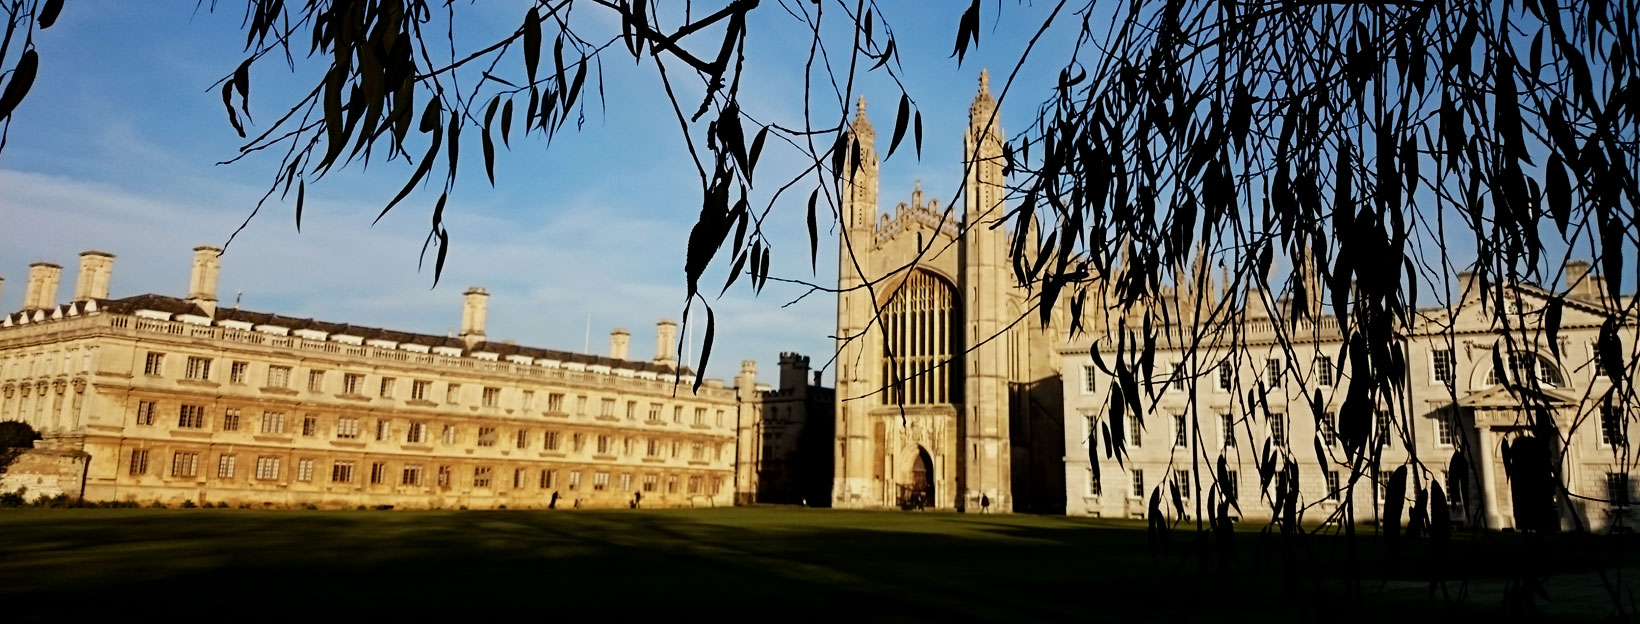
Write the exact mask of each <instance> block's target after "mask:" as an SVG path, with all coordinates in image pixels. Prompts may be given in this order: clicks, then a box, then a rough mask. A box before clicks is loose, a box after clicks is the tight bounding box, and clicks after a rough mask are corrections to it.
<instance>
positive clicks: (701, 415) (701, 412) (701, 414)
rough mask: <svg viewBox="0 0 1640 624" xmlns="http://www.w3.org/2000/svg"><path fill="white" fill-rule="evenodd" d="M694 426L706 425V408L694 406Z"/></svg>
mask: <svg viewBox="0 0 1640 624" xmlns="http://www.w3.org/2000/svg"><path fill="white" fill-rule="evenodd" d="M695 426H696V427H705V426H706V408H704V407H697V408H695Z"/></svg>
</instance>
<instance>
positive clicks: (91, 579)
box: [0, 508, 1640, 624]
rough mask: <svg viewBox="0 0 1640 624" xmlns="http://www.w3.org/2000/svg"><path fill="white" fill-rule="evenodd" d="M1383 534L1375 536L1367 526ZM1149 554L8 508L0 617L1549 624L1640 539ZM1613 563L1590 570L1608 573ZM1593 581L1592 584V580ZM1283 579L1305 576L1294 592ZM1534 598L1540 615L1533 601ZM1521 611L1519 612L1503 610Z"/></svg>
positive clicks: (1014, 531) (859, 519) (679, 520)
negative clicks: (1433, 567)
mask: <svg viewBox="0 0 1640 624" xmlns="http://www.w3.org/2000/svg"><path fill="white" fill-rule="evenodd" d="M1369 530H1370V529H1369ZM1184 539H1185V536H1184V535H1182V534H1175V535H1174V540H1173V541H1174V544H1173V548H1172V550H1171V553H1170V554H1171V556H1170V557H1167V558H1158V557H1153V556H1152V554H1151V549H1150V548H1149V546H1148V538H1147V533H1146V531H1145V529H1144V526H1143V525H1142V524H1135V523H1132V522H1124V521H1108V520H1106V521H1101V520H1090V519H1076V518H1061V517H1035V516H1004V515H989V516H975V515H958V514H943V513H898V512H857V511H831V510H803V509H771V508H755V509H715V510H636V511H633V510H622V511H555V512H554V511H547V512H539V511H462V512H402V511H401V512H381V511H351V512H319V511H253V510H227V509H212V510H149V509H124V510H112V509H57V510H50V509H24V510H8V511H4V512H0V599H3V600H0V605H4V607H3V610H0V621H4V620H8V619H11V618H12V617H13V616H16V615H22V616H24V618H23V619H31V620H32V619H69V620H78V619H82V618H87V617H95V616H114V617H125V618H128V617H130V616H133V615H164V616H170V617H181V618H186V619H190V620H192V619H204V618H211V619H231V620H243V619H252V620H263V619H288V618H290V617H302V618H319V619H326V620H329V619H342V618H358V617H364V618H368V619H386V618H400V619H417V620H420V619H425V618H429V617H438V616H443V617H455V618H461V619H462V620H463V621H465V620H467V619H470V618H477V617H484V616H508V615H522V616H524V617H526V618H528V619H530V620H532V621H536V620H555V619H561V618H566V617H568V618H572V619H584V618H588V617H597V618H601V619H604V620H622V621H624V620H626V619H629V618H638V617H643V618H666V619H669V620H670V619H678V620H700V619H707V618H719V619H732V620H742V619H753V618H756V619H774V620H800V621H810V620H839V619H847V620H859V619H864V620H907V619H929V620H990V621H1010V622H1015V621H1064V620H1095V619H1096V620H1100V621H1112V622H1126V621H1146V622H1157V621H1160V622H1172V621H1202V620H1219V621H1222V620H1231V621H1255V620H1256V621H1261V622H1269V621H1297V620H1300V619H1311V620H1321V621H1328V622H1342V621H1384V620H1385V619H1386V618H1391V617H1392V618H1394V620H1395V621H1396V623H1397V624H1401V623H1402V622H1408V621H1440V620H1450V619H1451V618H1453V617H1458V618H1466V617H1469V616H1485V617H1497V616H1498V615H1497V612H1498V611H1499V609H1500V607H1501V606H1502V604H1503V599H1502V595H1503V591H1504V587H1505V585H1506V584H1507V579H1506V577H1507V575H1508V574H1509V570H1510V569H1513V568H1518V567H1519V564H1518V562H1519V561H1521V560H1522V558H1523V557H1526V556H1527V554H1529V553H1537V554H1538V555H1539V556H1540V557H1541V558H1542V560H1541V561H1539V562H1537V563H1535V564H1533V565H1534V566H1536V567H1541V568H1543V569H1548V570H1552V571H1553V572H1554V574H1553V576H1551V578H1550V581H1549V583H1548V585H1547V590H1548V593H1549V597H1550V599H1551V600H1552V602H1548V603H1546V606H1545V609H1546V610H1547V612H1548V613H1549V614H1550V615H1551V616H1552V619H1556V620H1568V621H1570V620H1580V619H1585V618H1596V617H1600V616H1604V615H1606V614H1607V613H1608V612H1609V611H1610V608H1609V606H1610V605H1611V600H1610V598H1608V597H1607V595H1606V594H1605V590H1604V589H1603V586H1602V584H1601V581H1600V576H1599V574H1598V573H1597V572H1596V571H1595V570H1596V569H1597V568H1598V569H1602V570H1605V571H1607V572H1608V573H1614V572H1615V571H1618V570H1621V571H1622V572H1623V573H1624V574H1623V579H1624V581H1625V582H1626V584H1627V585H1629V586H1631V587H1632V586H1633V582H1632V581H1629V579H1640V568H1636V569H1628V568H1626V567H1625V565H1626V562H1627V560H1628V559H1629V558H1630V557H1629V555H1630V554H1632V553H1633V552H1634V550H1635V548H1634V543H1633V541H1632V540H1631V539H1629V538H1594V537H1589V536H1554V537H1552V538H1551V540H1550V542H1548V543H1545V544H1537V545H1534V544H1531V543H1528V542H1526V541H1523V540H1522V538H1521V536H1513V535H1491V536H1483V537H1480V538H1475V537H1464V538H1461V539H1458V540H1456V542H1455V543H1454V544H1453V553H1454V556H1453V557H1452V559H1454V560H1456V561H1458V562H1459V563H1461V565H1454V566H1452V567H1451V568H1449V570H1450V574H1451V575H1452V576H1453V577H1468V578H1469V582H1467V583H1458V582H1454V583H1450V584H1448V586H1447V591H1449V592H1450V593H1451V594H1453V595H1456V594H1458V593H1459V592H1460V591H1466V592H1467V595H1468V597H1467V598H1466V599H1465V600H1463V601H1462V602H1461V604H1457V605H1456V606H1453V604H1452V603H1449V602H1448V601H1447V600H1446V599H1444V598H1442V597H1441V594H1442V592H1439V591H1437V593H1436V597H1435V598H1434V600H1433V601H1432V600H1431V599H1430V587H1431V585H1430V583H1429V582H1428V581H1427V574H1428V573H1427V570H1428V566H1423V565H1416V564H1414V563H1411V562H1410V561H1409V559H1416V558H1417V557H1418V556H1420V553H1408V554H1406V555H1405V556H1403V558H1402V559H1401V560H1400V562H1399V563H1393V562H1390V561H1389V560H1387V559H1385V558H1384V557H1382V556H1381V553H1382V552H1383V545H1382V543H1381V542H1380V541H1378V540H1377V538H1375V537H1373V536H1371V535H1368V536H1365V537H1362V538H1359V539H1358V540H1357V541H1356V544H1357V546H1358V552H1359V553H1360V555H1359V556H1360V563H1358V564H1357V565H1356V566H1355V569H1361V570H1364V571H1365V575H1366V576H1367V577H1368V578H1366V579H1365V580H1364V581H1363V582H1362V583H1361V590H1360V597H1359V598H1356V599H1352V598H1347V597H1345V594H1344V591H1343V584H1342V583H1340V582H1338V581H1337V580H1336V575H1337V574H1338V573H1339V571H1340V570H1342V569H1344V568H1345V567H1346V565H1345V563H1344V561H1345V559H1344V558H1345V556H1346V554H1345V549H1344V543H1343V541H1342V540H1339V539H1336V538H1327V537H1312V538H1309V539H1306V540H1304V541H1303V542H1302V549H1301V550H1300V553H1301V554H1300V558H1301V559H1303V560H1304V561H1305V562H1306V563H1303V564H1290V563H1289V564H1284V563H1282V562H1283V557H1282V556H1281V550H1280V549H1279V548H1275V547H1273V546H1271V547H1265V548H1260V547H1259V546H1258V544H1257V542H1258V541H1259V539H1260V536H1259V534H1258V533H1257V532H1254V531H1247V532H1241V533H1238V534H1237V535H1236V542H1237V545H1238V548H1237V550H1236V560H1235V561H1234V562H1230V561H1227V560H1225V559H1224V558H1223V557H1219V558H1217V559H1216V560H1215V561H1214V562H1212V563H1205V564H1204V563H1203V562H1202V560H1201V559H1197V558H1194V557H1191V558H1186V557H1184V556H1183V555H1184V550H1186V548H1185V546H1186V544H1184V543H1183V540H1184ZM1597 558H1598V559H1601V561H1598V562H1597V561H1595V559H1597ZM1597 563H1598V564H1600V565H1596V564H1597ZM1284 570H1292V571H1294V573H1287V572H1284ZM1540 602H1543V601H1541V600H1540ZM1507 613H1509V614H1510V615H1512V616H1518V615H1520V614H1522V613H1525V611H1523V610H1521V609H1517V608H1511V609H1509V610H1508V611H1507Z"/></svg>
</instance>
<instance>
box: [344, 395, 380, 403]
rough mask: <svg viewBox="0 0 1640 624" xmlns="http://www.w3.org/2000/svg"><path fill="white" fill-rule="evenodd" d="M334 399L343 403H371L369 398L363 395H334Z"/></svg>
mask: <svg viewBox="0 0 1640 624" xmlns="http://www.w3.org/2000/svg"><path fill="white" fill-rule="evenodd" d="M336 398H338V399H341V400H343V401H354V402H357V403H369V402H370V401H371V399H370V397H368V396H365V395H363V394H338V395H336Z"/></svg>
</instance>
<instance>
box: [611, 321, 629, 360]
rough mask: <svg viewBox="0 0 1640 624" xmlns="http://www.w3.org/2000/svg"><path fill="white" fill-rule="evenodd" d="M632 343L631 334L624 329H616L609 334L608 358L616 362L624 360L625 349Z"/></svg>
mask: <svg viewBox="0 0 1640 624" xmlns="http://www.w3.org/2000/svg"><path fill="white" fill-rule="evenodd" d="M631 343H632V334H630V333H627V331H626V330H624V329H619V328H617V329H616V330H615V331H612V332H609V357H610V358H611V359H616V360H625V359H626V348H627V346H628V345H630V344H631Z"/></svg>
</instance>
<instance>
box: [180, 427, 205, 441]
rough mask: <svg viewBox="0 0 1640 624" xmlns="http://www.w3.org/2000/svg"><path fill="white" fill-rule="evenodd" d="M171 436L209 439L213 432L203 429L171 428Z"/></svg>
mask: <svg viewBox="0 0 1640 624" xmlns="http://www.w3.org/2000/svg"><path fill="white" fill-rule="evenodd" d="M171 437H173V438H195V439H200V440H209V439H210V438H211V432H209V431H201V430H198V429H172V430H171Z"/></svg>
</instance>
